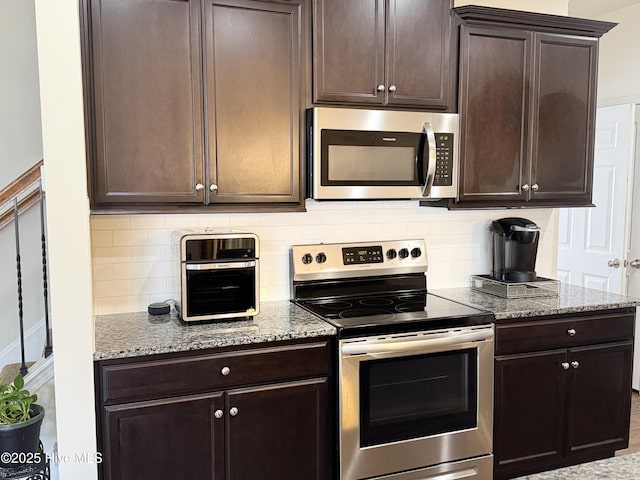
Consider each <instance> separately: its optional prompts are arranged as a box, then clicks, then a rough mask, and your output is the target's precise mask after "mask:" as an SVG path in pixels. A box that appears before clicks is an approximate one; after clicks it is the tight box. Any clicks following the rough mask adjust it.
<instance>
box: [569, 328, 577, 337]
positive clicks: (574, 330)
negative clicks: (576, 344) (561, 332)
mask: <svg viewBox="0 0 640 480" xmlns="http://www.w3.org/2000/svg"><path fill="white" fill-rule="evenodd" d="M567 333H568V334H569V336H570V337H574V336H575V335H576V329H575V328H570V329H569V330H567Z"/></svg>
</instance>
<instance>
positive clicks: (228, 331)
mask: <svg viewBox="0 0 640 480" xmlns="http://www.w3.org/2000/svg"><path fill="white" fill-rule="evenodd" d="M335 332H336V331H335V328H334V327H332V326H331V325H329V324H328V323H326V322H324V321H322V320H320V319H319V318H318V317H316V316H315V315H313V314H311V313H309V312H307V311H306V310H304V309H302V308H300V307H297V306H295V305H293V304H292V303H291V302H289V301H287V300H283V301H274V302H261V303H260V313H259V314H258V315H256V316H255V317H254V318H253V319H249V320H245V319H241V320H232V321H226V322H216V323H205V324H197V323H196V324H185V323H183V322H181V321H180V320H179V319H178V318H177V317H175V316H173V315H169V314H167V315H157V316H153V315H149V314H148V313H147V312H133V313H121V314H113V315H97V316H96V317H95V348H94V354H93V359H94V360H107V359H115V358H130V357H138V356H142V355H152V354H158V353H171V352H185V351H191V350H202V349H206V348H217V347H226V346H233V345H247V344H253V343H264V342H275V341H280V340H293V339H298V338H312V337H322V336H326V335H334V334H335Z"/></svg>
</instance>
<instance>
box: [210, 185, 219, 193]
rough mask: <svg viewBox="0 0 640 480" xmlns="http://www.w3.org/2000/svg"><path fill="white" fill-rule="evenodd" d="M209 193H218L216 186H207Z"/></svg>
mask: <svg viewBox="0 0 640 480" xmlns="http://www.w3.org/2000/svg"><path fill="white" fill-rule="evenodd" d="M209 191H210V192H217V191H218V185H216V184H215V183H212V184H211V185H209Z"/></svg>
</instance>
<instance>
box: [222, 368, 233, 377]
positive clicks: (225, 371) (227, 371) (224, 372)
mask: <svg viewBox="0 0 640 480" xmlns="http://www.w3.org/2000/svg"><path fill="white" fill-rule="evenodd" d="M220 373H221V374H222V375H224V376H225V377H226V376H227V375H229V374H230V373H231V369H230V368H229V367H222V370H220Z"/></svg>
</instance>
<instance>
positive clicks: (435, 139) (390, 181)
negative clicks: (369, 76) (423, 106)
mask: <svg viewBox="0 0 640 480" xmlns="http://www.w3.org/2000/svg"><path fill="white" fill-rule="evenodd" d="M310 112H311V114H312V115H310V117H309V122H310V123H311V125H310V130H309V132H310V137H311V138H310V142H309V143H310V144H312V149H311V150H310V152H309V154H310V160H311V165H310V168H309V169H308V170H309V173H310V175H311V180H312V181H311V182H309V183H310V185H309V189H310V191H311V193H312V196H313V198H315V199H317V200H339V199H346V200H366V199H430V198H433V199H436V198H454V197H455V196H456V194H457V184H456V178H457V158H458V157H457V153H458V152H457V148H456V145H455V142H456V141H457V140H458V116H457V114H446V113H428V112H399V111H390V110H387V111H381V110H360V109H357V110H356V109H344V108H342V109H336V108H325V107H322V108H314V109H312V110H311V111H310Z"/></svg>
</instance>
